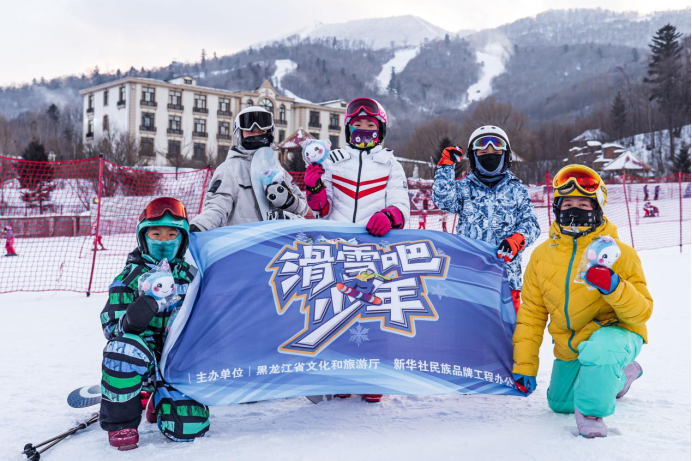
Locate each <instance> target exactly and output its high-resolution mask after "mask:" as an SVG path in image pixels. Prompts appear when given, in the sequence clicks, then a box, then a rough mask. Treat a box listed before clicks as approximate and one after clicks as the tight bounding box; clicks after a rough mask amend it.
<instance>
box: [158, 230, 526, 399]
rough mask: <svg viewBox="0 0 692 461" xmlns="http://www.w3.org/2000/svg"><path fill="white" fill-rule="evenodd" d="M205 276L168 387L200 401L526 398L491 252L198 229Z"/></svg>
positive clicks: (473, 245)
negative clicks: (517, 378) (516, 376)
mask: <svg viewBox="0 0 692 461" xmlns="http://www.w3.org/2000/svg"><path fill="white" fill-rule="evenodd" d="M190 251H191V253H192V255H193V258H194V260H195V263H196V265H197V266H198V268H199V269H200V273H199V275H198V276H197V278H196V279H195V280H194V282H193V283H192V284H191V285H190V288H189V291H188V294H187V297H186V299H185V302H184V304H183V307H182V309H181V311H180V313H179V314H178V316H177V318H176V319H175V321H174V322H173V325H172V327H171V330H170V332H169V335H168V338H167V340H166V344H165V347H164V354H163V357H162V360H161V370H162V372H163V375H164V378H165V380H166V381H167V382H169V383H170V384H172V385H173V386H174V387H176V388H177V389H178V390H180V391H181V392H183V393H185V394H187V395H188V396H190V397H192V398H194V399H195V400H197V401H199V402H201V403H204V404H207V405H228V404H233V403H241V402H248V401H256V400H267V399H278V398H286V397H297V396H304V395H318V394H350V393H354V394H418V395H423V394H454V393H463V394H504V395H524V394H522V393H521V392H520V391H518V390H517V389H516V388H515V386H514V382H513V381H512V373H511V370H512V334H513V332H514V327H515V323H516V315H515V313H514V307H513V304H512V300H511V293H510V289H509V285H508V283H507V275H506V271H505V266H504V263H503V262H501V261H499V260H498V259H497V257H496V256H495V248H492V247H491V246H490V245H488V244H486V243H484V242H481V241H478V240H472V239H467V238H463V237H458V236H456V235H452V234H447V233H443V232H434V231H420V230H394V231H391V232H390V233H388V234H387V235H386V236H385V237H383V238H376V237H372V236H370V235H368V234H367V233H366V232H365V229H364V226H362V225H357V224H349V223H339V222H332V221H317V220H294V221H268V222H261V223H252V224H246V225H239V226H231V227H225V228H221V229H216V230H213V231H209V232H202V233H193V234H192V235H191V238H190Z"/></svg>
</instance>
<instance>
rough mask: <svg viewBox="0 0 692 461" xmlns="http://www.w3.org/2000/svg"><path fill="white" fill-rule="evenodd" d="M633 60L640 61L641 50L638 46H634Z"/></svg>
mask: <svg viewBox="0 0 692 461" xmlns="http://www.w3.org/2000/svg"><path fill="white" fill-rule="evenodd" d="M632 62H639V51H637V49H636V48H632Z"/></svg>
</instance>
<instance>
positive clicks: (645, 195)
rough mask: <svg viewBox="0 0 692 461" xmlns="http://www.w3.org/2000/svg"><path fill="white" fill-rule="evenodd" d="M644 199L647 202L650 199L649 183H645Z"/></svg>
mask: <svg viewBox="0 0 692 461" xmlns="http://www.w3.org/2000/svg"><path fill="white" fill-rule="evenodd" d="M644 201H645V202H648V201H649V185H648V184H645V185H644Z"/></svg>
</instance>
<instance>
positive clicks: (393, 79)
mask: <svg viewBox="0 0 692 461" xmlns="http://www.w3.org/2000/svg"><path fill="white" fill-rule="evenodd" d="M396 80H397V79H396V72H395V71H394V66H392V72H391V73H390V74H389V84H388V85H387V91H388V92H389V94H393V93H394V92H395V91H396Z"/></svg>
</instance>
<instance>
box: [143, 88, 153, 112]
mask: <svg viewBox="0 0 692 461" xmlns="http://www.w3.org/2000/svg"><path fill="white" fill-rule="evenodd" d="M141 103H142V105H143V106H153V107H156V90H155V89H154V88H150V87H144V88H142V101H141Z"/></svg>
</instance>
